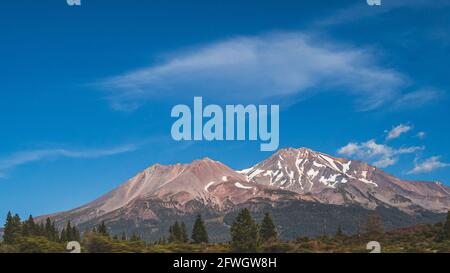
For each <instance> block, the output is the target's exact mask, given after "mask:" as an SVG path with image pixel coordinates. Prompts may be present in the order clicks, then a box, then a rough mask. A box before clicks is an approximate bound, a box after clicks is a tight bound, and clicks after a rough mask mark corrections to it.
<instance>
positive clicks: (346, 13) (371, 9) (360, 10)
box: [314, 0, 450, 26]
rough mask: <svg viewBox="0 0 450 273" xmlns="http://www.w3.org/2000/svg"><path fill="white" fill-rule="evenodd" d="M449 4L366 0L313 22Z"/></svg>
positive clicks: (344, 21) (445, 0)
mask: <svg viewBox="0 0 450 273" xmlns="http://www.w3.org/2000/svg"><path fill="white" fill-rule="evenodd" d="M449 4H450V2H449V1H448V0H435V1H429V0H389V1H383V0H382V1H381V6H370V5H368V4H367V3H366V1H358V3H356V4H353V5H350V6H347V7H344V8H342V9H340V10H338V11H337V12H335V13H333V14H331V15H330V16H328V17H325V18H321V19H319V20H317V21H315V22H314V25H316V26H333V25H342V24H347V23H352V22H355V21H358V20H362V19H367V18H375V17H379V16H380V15H382V14H386V13H389V12H392V11H395V10H398V9H413V10H417V9H423V8H424V7H428V8H430V7H431V8H442V7H446V6H448V5H449Z"/></svg>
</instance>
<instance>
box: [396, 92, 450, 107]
mask: <svg viewBox="0 0 450 273" xmlns="http://www.w3.org/2000/svg"><path fill="white" fill-rule="evenodd" d="M444 97H445V93H444V92H442V91H439V90H435V89H433V88H428V89H421V90H418V91H414V92H409V93H405V94H403V95H401V96H399V97H398V98H396V99H395V100H394V102H393V104H392V105H393V109H394V110H402V109H411V108H418V107H422V106H426V105H429V104H432V103H434V102H436V101H439V100H440V99H442V98H444Z"/></svg>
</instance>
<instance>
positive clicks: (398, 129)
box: [386, 124, 412, 140]
mask: <svg viewBox="0 0 450 273" xmlns="http://www.w3.org/2000/svg"><path fill="white" fill-rule="evenodd" d="M411 129H412V126H410V125H406V124H400V125H397V126H395V127H394V128H392V129H391V130H390V131H388V132H387V137H386V139H387V140H391V139H395V138H398V137H400V136H401V135H402V134H404V133H407V132H409V131H411Z"/></svg>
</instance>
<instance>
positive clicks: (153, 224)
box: [40, 148, 450, 240]
mask: <svg viewBox="0 0 450 273" xmlns="http://www.w3.org/2000/svg"><path fill="white" fill-rule="evenodd" d="M449 192H450V188H449V187H447V186H444V185H442V184H441V183H435V182H421V181H404V180H401V179H398V178H396V177H394V176H392V175H389V174H387V173H385V172H383V171H382V170H379V169H377V168H375V167H372V166H370V165H368V164H366V163H364V162H361V161H356V160H348V159H344V158H335V157H332V156H329V155H326V154H323V153H320V152H315V151H312V150H310V149H307V148H300V149H293V148H288V149H282V150H279V151H278V152H276V153H275V154H273V155H272V156H271V157H269V158H268V159H266V160H264V161H262V162H260V163H258V164H256V165H255V166H253V167H251V168H249V169H246V170H242V171H235V170H233V169H231V168H229V167H228V166H226V165H224V164H222V163H220V162H218V161H214V160H212V159H209V158H204V159H202V160H196V161H193V162H192V163H189V164H175V165H160V164H155V165H153V166H151V167H149V168H147V169H145V170H144V171H142V172H141V173H139V174H137V175H136V176H134V177H133V178H131V179H130V180H128V181H127V182H125V183H124V184H122V185H121V186H119V187H118V188H116V189H114V190H112V191H111V192H109V193H107V194H106V195H104V196H102V197H100V198H98V199H97V200H95V201H93V202H91V203H89V204H86V205H84V206H81V207H79V208H76V209H73V210H70V211H67V212H62V213H56V214H53V215H48V216H49V217H51V218H52V219H53V220H54V221H55V222H56V224H57V225H58V226H61V227H62V226H64V225H65V222H66V221H67V220H70V221H71V222H72V223H74V224H75V225H77V226H79V227H80V228H81V229H84V228H91V227H92V226H94V225H97V224H98V223H100V222H101V221H105V222H106V223H107V224H108V226H109V227H110V228H111V232H113V233H114V232H122V231H126V232H129V231H131V230H133V231H138V232H139V233H140V234H141V235H143V237H145V238H147V239H158V236H159V237H161V236H164V235H165V233H166V229H167V227H168V226H169V225H170V224H171V223H173V222H174V221H176V220H180V219H184V220H185V221H186V222H187V223H189V222H190V221H191V220H192V221H193V220H194V218H195V215H196V214H197V213H202V214H203V215H205V218H206V219H207V220H208V223H209V225H212V226H213V233H212V234H213V237H215V238H216V239H217V240H224V239H225V238H224V237H223V234H226V233H227V232H225V231H226V229H227V228H228V226H229V224H230V223H229V221H230V220H229V218H228V215H232V214H233V213H234V212H235V211H236V210H238V209H240V208H242V207H250V208H251V209H252V211H253V212H254V213H263V212H265V211H272V213H273V214H275V217H276V218H278V220H279V221H280V222H282V223H283V227H282V228H283V229H284V230H285V231H284V236H285V237H292V238H293V237H295V236H298V234H299V232H302V234H308V235H317V234H318V233H319V228H318V227H317V226H315V225H317V223H318V222H323V221H324V219H328V220H327V221H330V224H329V226H330V228H331V227H333V225H332V224H333V223H334V224H335V225H336V223H337V222H339V225H343V226H348V230H350V231H351V230H356V227H355V224H354V221H356V220H355V217H356V215H359V216H357V217H363V216H362V215H365V214H368V213H370V211H374V210H377V211H379V212H380V213H381V214H383V216H384V217H385V218H387V220H388V221H389V223H390V225H391V226H392V228H395V227H400V226H403V225H406V224H414V223H420V222H432V221H436V219H439V217H441V216H442V215H441V213H444V212H446V211H447V210H448V209H449V208H450V194H449ZM44 217H47V216H42V217H41V218H40V219H43V218H44ZM283 219H284V220H283ZM305 219H309V220H308V221H306V222H303V221H305ZM227 221H228V222H227ZM298 221H301V222H302V224H299V222H298ZM358 221H359V220H358ZM341 222H342V223H341ZM294 223H295V224H294ZM214 234H215V235H214Z"/></svg>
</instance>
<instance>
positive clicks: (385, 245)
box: [0, 209, 450, 253]
mask: <svg viewBox="0 0 450 273" xmlns="http://www.w3.org/2000/svg"><path fill="white" fill-rule="evenodd" d="M230 237H231V241H230V242H228V243H221V244H214V243H210V242H209V238H208V232H207V230H206V228H205V224H204V222H203V220H202V218H201V216H200V215H199V216H198V217H197V220H196V222H195V224H194V226H193V228H192V231H191V235H190V236H188V231H187V228H186V226H185V224H184V223H183V222H181V223H179V222H175V223H174V224H173V225H172V226H171V227H170V229H169V230H168V236H167V238H161V239H160V240H158V241H157V242H152V243H147V242H144V241H142V240H141V239H140V238H139V236H138V235H136V234H133V235H132V236H130V237H129V238H128V237H127V235H126V234H125V233H122V234H115V235H113V236H112V235H111V234H109V233H108V228H107V226H106V225H105V223H101V224H100V225H99V226H98V227H95V228H93V229H92V230H86V231H84V232H83V234H82V236H81V235H80V232H79V231H78V230H77V229H76V227H74V226H72V225H71V223H70V222H68V223H67V225H66V227H65V228H64V229H62V230H57V229H56V228H55V225H54V223H52V222H51V220H50V219H47V220H46V221H45V223H39V224H37V223H35V222H34V219H33V217H31V216H30V217H29V219H28V220H26V221H24V222H22V221H21V220H20V218H19V216H18V215H15V216H12V214H11V213H9V214H8V216H7V221H6V224H5V227H4V236H3V242H2V243H0V253H55V252H57V253H58V252H69V250H67V249H66V245H67V242H70V241H78V242H80V245H81V249H82V252H85V253H174V252H175V253H200V252H202V253H206V252H209V253H226V252H228V253H229V252H269V253H311V252H319V253H339V252H343V253H351V252H369V250H367V249H366V245H367V243H368V242H369V241H377V242H379V243H380V245H381V251H382V252H401V253H404V252H406V253H408V252H411V253H412V252H414V253H417V252H425V253H438V252H447V253H450V213H449V214H448V217H447V220H446V221H445V222H444V223H437V224H433V225H431V224H429V225H418V226H413V227H409V228H403V229H397V230H394V231H389V232H384V230H383V224H382V222H381V220H380V218H379V217H377V215H372V216H370V217H368V219H367V220H366V223H365V224H364V225H363V227H362V228H361V231H360V232H358V234H355V235H351V236H349V235H346V234H345V231H343V230H342V229H341V228H338V230H337V231H336V233H335V234H333V235H326V234H324V235H323V236H320V237H317V238H307V237H303V238H297V239H296V240H292V241H281V240H279V239H278V233H277V229H276V225H275V223H274V222H273V220H272V218H271V216H270V215H269V214H266V215H265V217H264V219H263V220H262V222H261V223H256V222H255V221H254V220H253V218H252V216H251V214H250V211H248V210H247V209H244V210H242V211H241V212H240V213H239V214H238V216H237V217H236V219H235V221H234V223H233V225H232V226H231V228H230Z"/></svg>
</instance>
